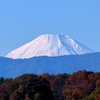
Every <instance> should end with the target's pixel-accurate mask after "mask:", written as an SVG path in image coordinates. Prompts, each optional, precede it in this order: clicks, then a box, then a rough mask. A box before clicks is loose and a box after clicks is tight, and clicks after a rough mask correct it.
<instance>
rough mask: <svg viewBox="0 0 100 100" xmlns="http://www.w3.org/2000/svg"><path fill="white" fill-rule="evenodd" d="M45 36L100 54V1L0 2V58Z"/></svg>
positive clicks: (22, 0)
mask: <svg viewBox="0 0 100 100" xmlns="http://www.w3.org/2000/svg"><path fill="white" fill-rule="evenodd" d="M46 33H51V34H61V33H64V34H67V35H69V36H70V37H72V38H74V39H75V40H77V41H79V42H81V43H82V44H84V45H86V46H88V47H90V48H91V49H93V50H94V51H97V52H99V51H100V0H95V1H94V0H0V47H1V49H0V56H5V55H6V54H7V53H9V52H10V51H11V50H13V49H16V48H18V47H19V46H22V45H23V44H25V43H27V42H30V41H31V40H33V39H35V38H36V37H38V36H39V35H41V34H46Z"/></svg>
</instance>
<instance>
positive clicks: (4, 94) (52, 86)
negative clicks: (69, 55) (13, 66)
mask: <svg viewBox="0 0 100 100" xmlns="http://www.w3.org/2000/svg"><path fill="white" fill-rule="evenodd" d="M0 100H100V73H99V72H97V73H94V72H92V71H86V70H83V71H77V72H74V73H73V74H66V73H64V74H57V75H51V74H49V73H44V74H42V75H36V74H28V73H27V74H24V75H21V76H19V77H16V78H14V79H12V78H7V79H5V78H3V77H1V78H0Z"/></svg>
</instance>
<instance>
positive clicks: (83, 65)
mask: <svg viewBox="0 0 100 100" xmlns="http://www.w3.org/2000/svg"><path fill="white" fill-rule="evenodd" d="M84 69H85V70H87V71H94V72H97V71H100V53H90V54H84V55H68V56H59V57H45V56H44V57H33V58H30V59H15V60H14V59H9V58H3V57H1V58H0V76H1V77H12V78H13V77H17V76H19V75H22V74H25V73H35V74H42V73H46V72H48V73H50V74H58V73H68V74H71V73H73V72H76V71H78V70H84Z"/></svg>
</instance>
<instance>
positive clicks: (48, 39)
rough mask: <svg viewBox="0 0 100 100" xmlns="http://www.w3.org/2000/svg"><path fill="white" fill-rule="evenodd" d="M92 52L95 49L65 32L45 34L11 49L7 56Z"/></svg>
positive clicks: (27, 56) (28, 56) (23, 56)
mask: <svg viewBox="0 0 100 100" xmlns="http://www.w3.org/2000/svg"><path fill="white" fill-rule="evenodd" d="M92 52H94V51H93V50H91V49H89V48H88V47H86V46H84V45H83V44H81V43H79V42H78V41H76V40H74V39H72V38H71V37H69V36H67V35H65V34H60V35H54V34H45V35H41V36H39V37H38V38H36V39H34V40H33V41H31V42H29V43H27V44H25V45H23V46H21V47H19V48H17V49H15V50H13V51H11V52H10V53H9V54H8V55H7V56H6V57H9V58H13V59H18V58H22V59H24V58H31V57H36V56H61V55H75V54H86V53H92Z"/></svg>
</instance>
